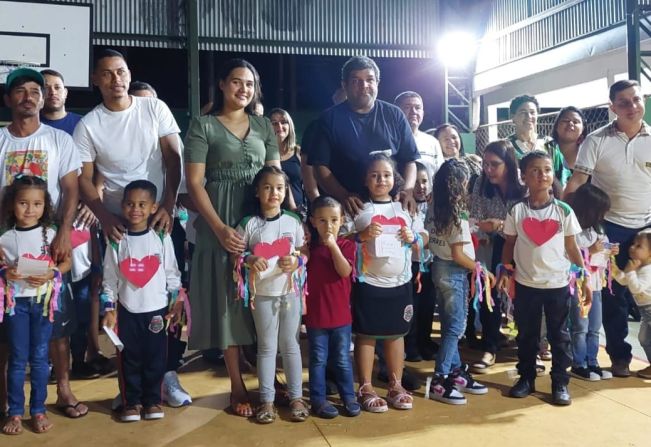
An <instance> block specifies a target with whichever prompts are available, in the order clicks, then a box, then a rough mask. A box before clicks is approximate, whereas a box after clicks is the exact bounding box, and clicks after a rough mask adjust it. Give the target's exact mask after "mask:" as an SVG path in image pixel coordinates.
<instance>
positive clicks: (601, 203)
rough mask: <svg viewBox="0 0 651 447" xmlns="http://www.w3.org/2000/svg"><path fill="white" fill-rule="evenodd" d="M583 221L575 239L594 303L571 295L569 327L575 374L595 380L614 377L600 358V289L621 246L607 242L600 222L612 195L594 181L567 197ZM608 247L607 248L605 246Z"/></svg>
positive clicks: (607, 208) (580, 222)
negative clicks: (611, 260)
mask: <svg viewBox="0 0 651 447" xmlns="http://www.w3.org/2000/svg"><path fill="white" fill-rule="evenodd" d="M567 203H568V204H569V205H570V206H571V207H572V209H573V210H574V213H575V214H576V218H577V220H578V221H579V224H580V225H581V228H582V231H581V233H579V234H577V235H576V243H577V245H578V246H579V248H580V249H581V251H582V252H583V257H584V262H585V263H586V269H587V270H588V271H589V272H590V280H589V281H590V288H591V289H592V304H591V305H590V307H589V308H586V307H584V306H582V305H581V303H580V301H579V294H578V293H576V291H575V293H574V294H573V295H572V304H571V308H570V331H571V334H572V369H571V371H572V375H574V376H575V377H577V378H579V379H583V380H589V381H596V380H602V379H610V378H612V374H611V373H610V371H605V370H602V369H601V367H600V366H599V361H598V360H597V354H598V352H599V331H600V329H601V313H602V308H601V289H602V288H604V287H606V285H607V284H605V281H604V279H605V270H606V266H607V263H608V259H609V257H610V255H616V254H618V253H619V246H618V245H613V246H611V244H609V243H608V236H606V234H605V233H604V230H603V228H602V226H601V224H602V222H603V219H604V216H605V215H606V213H607V212H608V210H609V209H610V198H609V197H608V194H606V193H605V192H604V191H603V190H602V189H600V188H598V187H597V186H594V185H593V184H592V183H586V184H584V185H581V186H580V187H579V188H578V189H577V190H576V191H575V192H574V193H573V194H571V195H570V197H569V198H568V201H567ZM606 247H608V248H606Z"/></svg>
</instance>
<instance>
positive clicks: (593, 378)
mask: <svg viewBox="0 0 651 447" xmlns="http://www.w3.org/2000/svg"><path fill="white" fill-rule="evenodd" d="M571 372H572V375H573V376H575V377H578V378H579V379H583V380H587V381H588V382H597V381H599V380H601V376H600V375H599V374H597V373H596V372H594V371H591V370H590V369H589V368H586V367H585V366H583V367H581V368H574V367H573V368H572V369H571Z"/></svg>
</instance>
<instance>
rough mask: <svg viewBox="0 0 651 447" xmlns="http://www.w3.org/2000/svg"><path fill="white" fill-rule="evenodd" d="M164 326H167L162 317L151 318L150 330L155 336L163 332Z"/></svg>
mask: <svg viewBox="0 0 651 447" xmlns="http://www.w3.org/2000/svg"><path fill="white" fill-rule="evenodd" d="M164 326H165V325H164V324H163V317H162V316H160V315H154V316H153V317H151V322H149V330H150V331H152V332H153V333H154V334H158V333H159V332H160V331H162V330H163V327H164Z"/></svg>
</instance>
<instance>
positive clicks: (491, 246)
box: [470, 140, 524, 373]
mask: <svg viewBox="0 0 651 447" xmlns="http://www.w3.org/2000/svg"><path fill="white" fill-rule="evenodd" d="M482 164H483V172H482V174H481V175H480V176H479V178H478V179H477V181H476V182H475V184H474V185H473V188H472V191H471V193H470V218H471V219H473V220H474V221H476V222H477V227H478V229H479V231H480V232H481V233H483V234H484V235H485V238H484V241H486V244H487V245H486V246H485V247H483V248H484V250H482V252H483V253H485V259H483V261H484V262H485V263H486V264H487V266H489V267H490V269H491V271H493V272H495V269H496V267H497V264H499V262H500V259H501V256H502V247H503V246H504V234H503V233H502V230H503V229H504V219H505V218H506V214H507V212H508V210H509V208H511V206H512V205H513V204H514V203H516V202H518V201H519V200H521V199H522V197H524V187H523V186H522V185H521V184H520V181H519V179H518V164H517V161H516V155H515V148H514V147H513V145H512V144H511V143H510V142H509V141H508V140H498V141H493V142H492V143H489V144H488V145H487V146H486V148H485V149H484V158H483V163H482ZM492 296H493V300H494V301H495V303H494V305H493V309H492V311H491V310H489V308H488V303H487V302H486V300H484V301H483V302H482V303H481V307H480V312H479V317H480V320H481V325H482V349H483V351H484V355H483V356H482V358H481V360H480V361H479V362H476V363H474V364H473V365H472V366H473V370H474V371H475V372H477V373H482V372H486V370H487V369H488V368H490V367H491V366H493V364H494V363H495V354H496V352H497V349H498V343H499V337H500V325H501V322H502V312H501V311H500V305H501V303H500V299H499V296H498V294H497V293H493V294H492Z"/></svg>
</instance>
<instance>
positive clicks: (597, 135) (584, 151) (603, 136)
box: [574, 121, 651, 228]
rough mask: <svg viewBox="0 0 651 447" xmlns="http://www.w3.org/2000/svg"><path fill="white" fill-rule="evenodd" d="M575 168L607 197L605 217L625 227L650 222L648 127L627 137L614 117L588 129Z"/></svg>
mask: <svg viewBox="0 0 651 447" xmlns="http://www.w3.org/2000/svg"><path fill="white" fill-rule="evenodd" d="M574 169H575V170H576V171H577V172H581V173H584V174H587V175H591V176H592V184H593V185H595V186H598V187H599V188H601V189H603V190H604V191H605V192H606V193H607V194H608V196H609V197H610V211H609V212H608V213H607V214H606V220H607V221H609V222H612V223H614V224H617V225H621V226H623V227H626V228H642V227H644V226H646V225H649V224H650V223H651V128H649V125H648V124H646V123H644V122H643V123H642V129H641V130H640V132H639V133H638V134H637V135H635V136H634V137H633V138H631V139H629V138H628V137H627V136H626V134H625V133H623V132H619V131H618V130H617V126H616V125H615V121H613V122H612V123H610V124H608V125H606V126H604V127H602V128H600V129H597V130H596V131H594V132H592V133H591V134H590V135H588V137H587V138H586V140H585V141H584V142H583V144H581V147H580V148H579V155H578V156H577V160H576V166H575V168H574Z"/></svg>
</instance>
